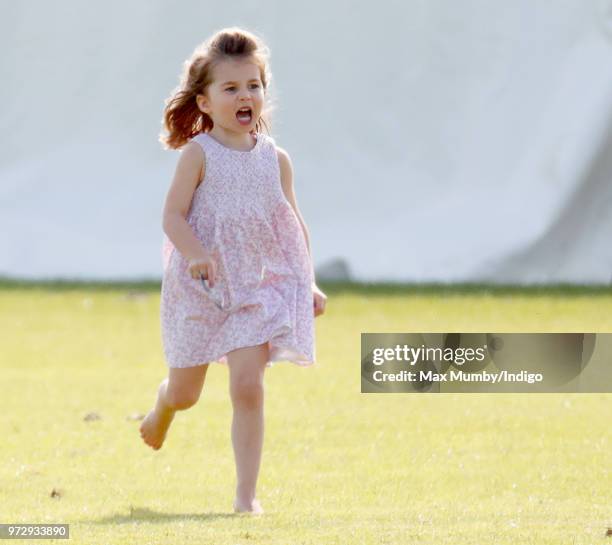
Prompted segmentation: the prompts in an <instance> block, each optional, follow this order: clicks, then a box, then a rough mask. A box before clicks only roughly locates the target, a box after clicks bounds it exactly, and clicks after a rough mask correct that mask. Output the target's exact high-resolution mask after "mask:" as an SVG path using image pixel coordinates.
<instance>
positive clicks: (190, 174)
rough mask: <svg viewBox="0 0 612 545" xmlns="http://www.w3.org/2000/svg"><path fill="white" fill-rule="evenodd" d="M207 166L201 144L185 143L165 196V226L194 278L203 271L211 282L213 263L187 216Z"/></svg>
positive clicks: (211, 282)
mask: <svg viewBox="0 0 612 545" xmlns="http://www.w3.org/2000/svg"><path fill="white" fill-rule="evenodd" d="M205 169H206V165H205V160H204V152H203V151H202V148H201V147H200V145H199V144H198V143H197V142H189V143H187V144H185V146H184V148H183V150H182V151H181V154H180V156H179V160H178V163H177V165H176V172H175V174H174V179H173V180H172V184H171V186H170V189H169V190H168V195H167V196H166V202H165V204H164V211H163V221H162V227H163V230H164V233H166V235H167V236H168V238H169V239H170V241H171V242H172V244H173V245H174V246H175V247H176V249H177V250H178V251H179V252H180V253H181V254H182V255H183V256H184V257H185V259H187V260H188V261H189V272H190V274H191V276H192V278H196V279H197V278H199V277H200V274H201V273H202V274H204V275H205V276H206V277H207V278H208V279H209V283H210V284H211V285H212V284H213V282H214V276H215V271H214V263H212V260H211V258H210V255H209V253H208V252H207V250H206V248H204V247H203V246H202V243H201V242H200V241H199V239H198V238H197V237H196V236H195V233H194V232H193V230H192V229H191V226H190V225H189V223H187V219H186V218H187V213H188V212H189V207H190V206H191V201H192V199H193V193H194V191H195V190H196V187H197V186H198V183H199V182H200V180H203V179H204V173H205Z"/></svg>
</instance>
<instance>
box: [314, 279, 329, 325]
mask: <svg viewBox="0 0 612 545" xmlns="http://www.w3.org/2000/svg"><path fill="white" fill-rule="evenodd" d="M312 296H313V306H314V316H315V318H316V317H317V316H319V315H321V314H323V313H324V312H325V304H326V303H327V295H325V294H324V293H323V292H322V291H321V290H320V289H319V287H318V286H317V285H316V284H315V283H313V284H312Z"/></svg>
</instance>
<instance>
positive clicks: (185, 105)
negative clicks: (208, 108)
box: [159, 27, 273, 149]
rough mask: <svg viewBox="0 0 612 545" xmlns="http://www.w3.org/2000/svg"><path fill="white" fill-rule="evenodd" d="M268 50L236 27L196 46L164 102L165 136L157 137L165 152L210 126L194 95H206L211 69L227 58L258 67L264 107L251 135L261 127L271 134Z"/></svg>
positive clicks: (249, 33) (226, 29) (256, 38)
mask: <svg viewBox="0 0 612 545" xmlns="http://www.w3.org/2000/svg"><path fill="white" fill-rule="evenodd" d="M269 57H270V51H269V49H268V47H267V46H266V45H265V44H264V43H263V41H262V40H261V39H260V38H259V37H258V36H256V35H255V34H253V33H252V32H249V31H246V30H244V29H241V28H238V27H230V28H224V29H222V30H219V31H217V32H215V34H214V35H213V36H211V37H210V38H209V39H208V40H207V41H205V42H204V43H202V44H200V45H198V46H197V47H196V48H195V50H194V52H193V53H192V55H191V57H190V58H189V59H187V60H186V61H184V63H183V72H182V74H181V81H180V84H179V86H178V87H176V88H175V89H174V90H173V91H172V93H171V94H170V96H169V97H168V98H167V99H166V101H165V105H166V106H165V108H164V115H163V119H162V125H163V127H164V129H165V131H166V132H167V133H164V132H163V131H162V133H161V134H160V136H159V141H160V142H161V143H162V144H163V145H164V148H165V149H178V148H180V147H182V146H183V145H185V144H186V143H187V142H188V141H189V140H190V139H191V138H193V137H194V136H195V135H197V134H199V133H201V132H208V131H209V130H210V129H212V127H213V125H214V124H213V120H212V119H211V118H210V117H209V116H208V115H207V114H205V113H204V112H202V111H201V110H200V109H199V108H198V105H197V103H196V95H198V94H206V91H207V88H208V86H209V85H210V84H211V83H212V81H213V80H212V70H213V68H214V67H215V66H216V65H217V64H218V63H219V62H221V61H223V60H228V59H243V60H251V61H252V62H254V63H255V64H256V65H257V66H258V67H259V72H260V77H261V83H262V85H263V90H264V107H263V110H262V113H261V116H260V117H259V119H258V120H257V122H256V123H255V128H254V129H253V131H251V132H255V133H259V132H261V129H262V126H265V127H266V131H267V132H268V134H270V114H271V112H272V109H273V105H272V104H271V101H270V99H269V97H268V87H269V85H270V81H271V79H272V74H271V73H270V69H269V62H268V59H269Z"/></svg>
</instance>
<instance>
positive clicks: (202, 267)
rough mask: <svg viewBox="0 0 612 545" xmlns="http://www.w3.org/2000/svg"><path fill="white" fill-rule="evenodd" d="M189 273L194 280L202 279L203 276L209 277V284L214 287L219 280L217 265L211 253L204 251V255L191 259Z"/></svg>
mask: <svg viewBox="0 0 612 545" xmlns="http://www.w3.org/2000/svg"><path fill="white" fill-rule="evenodd" d="M188 270H189V274H190V275H191V278H193V279H194V280H200V279H201V278H202V276H203V277H204V278H206V279H208V286H209V287H211V288H212V287H213V286H214V285H215V282H216V280H217V265H216V264H215V262H214V261H213V258H212V257H211V255H210V254H209V253H207V252H204V254H202V256H200V257H195V258H192V259H190V260H189V265H188Z"/></svg>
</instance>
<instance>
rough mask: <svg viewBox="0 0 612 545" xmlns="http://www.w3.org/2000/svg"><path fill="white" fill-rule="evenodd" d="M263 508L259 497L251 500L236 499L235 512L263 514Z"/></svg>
mask: <svg viewBox="0 0 612 545" xmlns="http://www.w3.org/2000/svg"><path fill="white" fill-rule="evenodd" d="M263 512H264V510H263V508H262V507H261V504H260V503H259V500H258V499H256V498H255V499H253V501H251V502H250V503H249V502H239V501H238V500H234V513H247V514H249V515H263Z"/></svg>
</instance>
